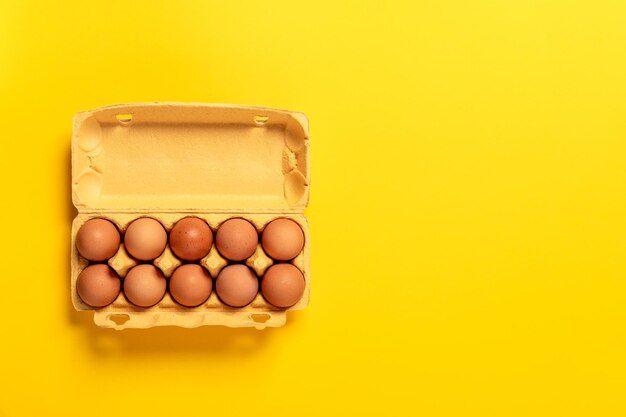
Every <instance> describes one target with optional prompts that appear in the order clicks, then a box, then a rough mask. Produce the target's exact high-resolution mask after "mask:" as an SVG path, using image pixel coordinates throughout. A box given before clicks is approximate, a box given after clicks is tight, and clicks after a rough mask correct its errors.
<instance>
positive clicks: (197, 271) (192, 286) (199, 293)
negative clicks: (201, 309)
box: [170, 264, 213, 307]
mask: <svg viewBox="0 0 626 417" xmlns="http://www.w3.org/2000/svg"><path fill="white" fill-rule="evenodd" d="M212 290H213V281H212V280H211V276H210V275H209V273H208V272H207V270H206V269H204V268H203V267H201V266H200V265H197V264H185V265H181V266H179V267H178V268H176V271H174V273H173V274H172V277H171V278H170V294H171V295H172V298H174V300H176V302H177V303H179V304H182V305H183V306H185V307H196V306H199V305H200V304H202V303H204V302H205V301H206V300H207V299H208V298H209V296H210V295H211V291H212Z"/></svg>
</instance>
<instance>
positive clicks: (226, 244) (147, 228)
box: [76, 217, 304, 262]
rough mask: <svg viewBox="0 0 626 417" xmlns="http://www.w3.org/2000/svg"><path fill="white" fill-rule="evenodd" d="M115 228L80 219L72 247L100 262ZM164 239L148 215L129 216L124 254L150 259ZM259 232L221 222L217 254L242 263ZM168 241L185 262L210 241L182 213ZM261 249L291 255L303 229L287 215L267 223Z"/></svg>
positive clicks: (206, 231)
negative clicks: (82, 222)
mask: <svg viewBox="0 0 626 417" xmlns="http://www.w3.org/2000/svg"><path fill="white" fill-rule="evenodd" d="M120 243H121V237H120V232H119V231H118V230H117V227H115V225H114V224H113V223H112V222H110V221H108V220H106V219H102V218H95V219H90V220H88V221H87V222H85V223H84V224H83V225H82V226H81V227H80V229H79V230H78V233H77V234H76V249H78V253H79V254H80V255H81V256H82V257H83V258H85V259H87V260H89V261H95V262H102V261H106V260H107V259H109V258H111V257H112V256H113V255H115V253H116V252H117V250H118V249H119V246H120ZM167 243H168V236H167V232H166V231H165V228H164V227H163V225H162V224H161V223H160V222H159V221H158V220H155V219H153V218H151V217H141V218H139V219H136V220H134V221H133V222H132V223H131V224H130V225H129V226H128V228H127V229H126V232H125V233H124V245H125V247H126V250H127V251H128V253H129V254H130V255H131V256H133V257H134V258H135V259H137V260H139V261H151V260H153V259H156V258H157V257H159V255H161V253H163V251H164V250H165V246H166V245H167ZM258 243H259V235H258V232H257V230H256V229H255V227H254V226H253V225H252V223H250V222H249V221H247V220H245V219H241V218H233V219H229V220H227V221H225V222H224V223H222V225H220V227H219V228H218V230H217V233H216V236H215V245H216V246H217V250H218V251H219V252H220V254H221V255H222V256H224V257H225V258H226V259H229V260H231V261H243V260H245V259H247V258H249V257H250V256H252V254H253V253H254V251H255V250H256V247H257V244H258ZM169 244H170V248H171V249H172V252H174V255H176V256H177V257H179V258H180V259H182V260H184V261H197V260H199V259H202V258H203V257H205V256H206V255H207V254H208V253H209V251H210V250H211V246H212V245H213V231H212V230H211V228H210V227H209V225H208V224H207V223H206V222H205V221H204V220H202V219H200V218H198V217H185V218H183V219H181V220H179V221H178V222H176V224H175V225H174V227H173V228H172V230H171V231H170V234H169ZM261 245H262V246H263V250H264V251H265V253H267V254H268V255H269V256H270V257H272V258H273V259H275V260H277V261H289V260H291V259H293V258H295V257H296V256H297V255H298V254H299V253H300V252H301V251H302V248H303V247H304V233H303V232H302V229H301V228H300V226H299V225H298V224H297V223H296V222H294V221H293V220H291V219H287V218H278V219H276V220H273V221H271V222H270V223H269V224H268V225H267V226H266V227H265V229H263V233H262V236H261Z"/></svg>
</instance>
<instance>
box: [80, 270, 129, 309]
mask: <svg viewBox="0 0 626 417" xmlns="http://www.w3.org/2000/svg"><path fill="white" fill-rule="evenodd" d="M76 291H77V292H78V296H79V297H80V298H81V300H83V301H84V302H85V304H88V305H89V306H91V307H96V308H100V307H104V306H108V305H109V304H111V303H112V302H113V301H115V299H116V298H117V296H118V295H119V293H120V278H119V277H118V276H117V274H116V273H115V271H114V270H113V268H111V267H110V266H109V265H106V264H95V265H90V266H88V267H87V268H85V269H83V270H82V271H81V273H80V274H79V275H78V278H77V279H76Z"/></svg>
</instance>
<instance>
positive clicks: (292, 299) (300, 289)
mask: <svg viewBox="0 0 626 417" xmlns="http://www.w3.org/2000/svg"><path fill="white" fill-rule="evenodd" d="M304 287H305V282H304V275H302V272H300V270H299V269H298V268H296V267H295V266H293V265H292V264H276V265H272V266H271V267H270V268H269V269H268V270H267V271H266V272H265V275H263V279H262V280H261V293H262V294H263V297H264V298H265V299H266V300H267V301H268V302H269V303H270V304H272V305H274V306H276V307H279V308H287V307H291V306H292V305H294V304H296V303H297V302H298V301H299V300H300V299H301V298H302V294H304Z"/></svg>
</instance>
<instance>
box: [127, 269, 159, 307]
mask: <svg viewBox="0 0 626 417" xmlns="http://www.w3.org/2000/svg"><path fill="white" fill-rule="evenodd" d="M166 287H167V281H166V280H165V276H163V272H161V270H160V269H159V268H157V267H156V266H154V265H148V264H141V265H137V266H135V267H134V268H132V269H131V270H130V271H128V274H126V277H125V278H124V295H126V298H127V299H128V301H130V302H131V303H133V304H135V305H136V306H139V307H152V306H153V305H155V304H157V303H158V302H159V301H161V299H162V298H163V296H164V295H165V290H166Z"/></svg>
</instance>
